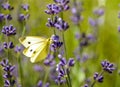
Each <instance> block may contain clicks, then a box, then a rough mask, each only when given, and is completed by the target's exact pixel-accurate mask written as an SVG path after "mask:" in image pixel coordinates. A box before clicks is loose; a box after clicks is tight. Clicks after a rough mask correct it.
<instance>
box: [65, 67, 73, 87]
mask: <svg viewBox="0 0 120 87" xmlns="http://www.w3.org/2000/svg"><path fill="white" fill-rule="evenodd" d="M66 72H67V76H68V81H69V85H70V86H69V87H72V84H71V79H70V75H69V71H68V69H67V71H66Z"/></svg>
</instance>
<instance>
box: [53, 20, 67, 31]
mask: <svg viewBox="0 0 120 87" xmlns="http://www.w3.org/2000/svg"><path fill="white" fill-rule="evenodd" d="M54 26H55V27H56V28H57V29H58V30H60V31H66V30H67V29H68V28H69V25H68V23H67V22H65V21H64V20H62V19H61V18H58V20H57V22H56V23H55V25H54Z"/></svg>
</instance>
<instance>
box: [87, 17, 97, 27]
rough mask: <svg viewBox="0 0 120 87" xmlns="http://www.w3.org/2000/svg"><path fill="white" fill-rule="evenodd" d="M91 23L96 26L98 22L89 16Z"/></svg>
mask: <svg viewBox="0 0 120 87" xmlns="http://www.w3.org/2000/svg"><path fill="white" fill-rule="evenodd" d="M88 21H89V24H90V25H91V26H93V27H95V26H96V25H97V22H96V21H95V20H94V19H92V18H89V20H88Z"/></svg>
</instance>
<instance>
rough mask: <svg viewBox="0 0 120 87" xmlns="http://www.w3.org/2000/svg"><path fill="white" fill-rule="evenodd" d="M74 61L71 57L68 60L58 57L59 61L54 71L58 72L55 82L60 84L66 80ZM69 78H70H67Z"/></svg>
mask: <svg viewBox="0 0 120 87" xmlns="http://www.w3.org/2000/svg"><path fill="white" fill-rule="evenodd" d="M74 64H75V61H74V59H73V58H70V59H69V60H68V62H67V61H66V59H65V58H60V62H59V63H58V64H57V68H56V71H57V72H58V76H57V78H56V79H55V82H56V83H57V84H60V85H61V84H62V83H64V82H66V78H68V77H67V76H68V74H69V73H70V72H69V71H70V67H72V66H74ZM69 79H70V78H69Z"/></svg>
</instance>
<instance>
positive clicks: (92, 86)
mask: <svg viewBox="0 0 120 87" xmlns="http://www.w3.org/2000/svg"><path fill="white" fill-rule="evenodd" d="M103 73H104V70H102V71H101V73H100V74H99V75H98V77H99V76H101V75H103ZM96 82H97V81H96V80H94V82H93V83H92V85H91V87H94V85H95V83H96Z"/></svg>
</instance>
